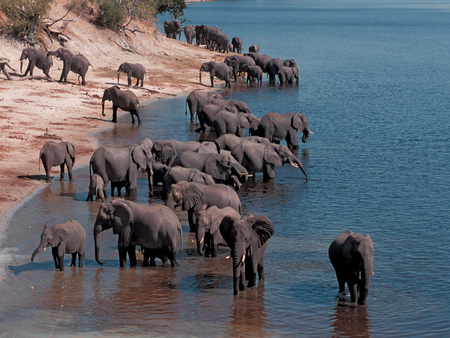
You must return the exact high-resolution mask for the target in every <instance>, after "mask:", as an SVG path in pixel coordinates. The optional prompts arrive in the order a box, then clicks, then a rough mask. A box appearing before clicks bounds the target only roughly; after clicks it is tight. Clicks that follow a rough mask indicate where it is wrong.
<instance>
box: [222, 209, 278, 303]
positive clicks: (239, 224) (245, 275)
mask: <svg viewBox="0 0 450 338" xmlns="http://www.w3.org/2000/svg"><path fill="white" fill-rule="evenodd" d="M219 229H220V233H221V234H222V237H223V238H224V239H225V242H227V244H228V246H229V247H230V249H231V257H232V259H231V261H232V265H233V292H234V294H235V295H237V294H239V291H244V290H245V289H246V288H247V287H253V286H255V285H256V273H258V276H259V280H264V254H265V251H266V248H267V244H268V240H269V238H270V237H272V235H273V233H274V231H275V226H274V225H273V223H272V222H271V221H270V220H269V219H268V218H267V217H266V216H246V217H242V218H241V219H238V220H234V219H233V218H231V217H228V216H226V217H225V218H224V219H223V220H222V223H221V224H220V227H219ZM246 280H247V281H248V284H247V285H245V281H246Z"/></svg>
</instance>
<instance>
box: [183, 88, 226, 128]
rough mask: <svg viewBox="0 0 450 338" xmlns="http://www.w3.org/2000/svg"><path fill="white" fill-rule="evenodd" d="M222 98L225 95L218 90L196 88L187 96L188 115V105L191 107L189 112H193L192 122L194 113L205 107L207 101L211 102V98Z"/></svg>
mask: <svg viewBox="0 0 450 338" xmlns="http://www.w3.org/2000/svg"><path fill="white" fill-rule="evenodd" d="M214 99H220V100H223V99H224V98H223V96H222V95H220V94H219V93H216V92H203V91H201V90H199V89H194V90H193V91H191V92H190V93H189V95H188V96H187V97H186V116H187V107H189V112H190V114H191V122H193V121H194V115H195V114H196V113H197V114H198V112H199V111H200V110H201V109H202V108H203V106H204V105H205V104H207V103H211V100H214Z"/></svg>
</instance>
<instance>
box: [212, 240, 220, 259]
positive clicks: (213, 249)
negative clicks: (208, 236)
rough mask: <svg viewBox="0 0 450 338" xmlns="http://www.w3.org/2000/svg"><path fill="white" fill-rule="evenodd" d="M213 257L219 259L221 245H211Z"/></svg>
mask: <svg viewBox="0 0 450 338" xmlns="http://www.w3.org/2000/svg"><path fill="white" fill-rule="evenodd" d="M211 249H212V250H211V257H217V251H218V249H219V244H214V243H212V245H211Z"/></svg>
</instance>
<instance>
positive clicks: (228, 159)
mask: <svg viewBox="0 0 450 338" xmlns="http://www.w3.org/2000/svg"><path fill="white" fill-rule="evenodd" d="M177 165H178V166H181V167H184V168H196V169H198V170H200V171H202V172H204V173H207V174H209V175H211V176H212V178H213V179H214V180H215V181H216V183H224V184H228V185H231V186H233V187H234V188H235V189H236V190H239V188H240V186H241V183H240V182H246V181H247V179H248V172H247V170H246V169H245V168H244V167H243V166H242V165H241V164H240V163H239V162H238V161H236V160H235V159H234V157H233V156H231V155H229V154H212V153H210V154H208V153H205V154H198V153H195V152H191V151H185V152H183V153H181V154H180V155H178V156H177V157H176V158H175V159H174V161H173V164H172V166H177Z"/></svg>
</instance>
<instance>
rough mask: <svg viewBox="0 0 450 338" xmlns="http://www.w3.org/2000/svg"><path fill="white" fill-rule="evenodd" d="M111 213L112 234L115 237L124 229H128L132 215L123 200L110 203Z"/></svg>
mask: <svg viewBox="0 0 450 338" xmlns="http://www.w3.org/2000/svg"><path fill="white" fill-rule="evenodd" d="M112 205H113V208H114V211H113V221H112V223H113V233H114V234H115V235H117V234H119V233H121V232H122V231H123V230H124V229H125V228H128V227H129V225H130V223H131V221H132V218H133V213H132V212H131V209H130V207H129V206H128V205H126V204H125V203H124V200H116V201H114V202H113V203H112Z"/></svg>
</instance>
